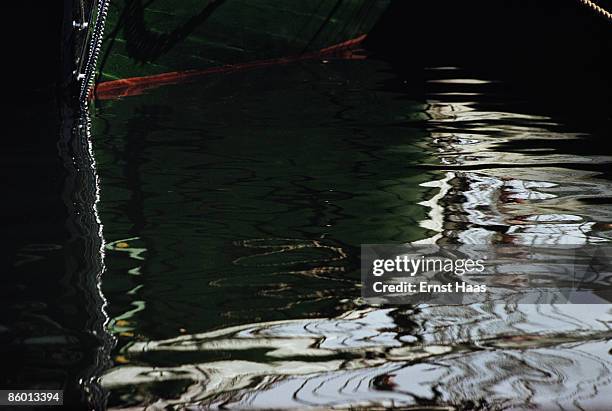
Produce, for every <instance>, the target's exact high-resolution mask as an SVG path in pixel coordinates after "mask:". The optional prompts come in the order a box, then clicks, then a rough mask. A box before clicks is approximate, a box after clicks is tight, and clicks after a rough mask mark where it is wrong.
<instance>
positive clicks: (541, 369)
mask: <svg viewBox="0 0 612 411" xmlns="http://www.w3.org/2000/svg"><path fill="white" fill-rule="evenodd" d="M424 77H425V79H426V80H425V83H424V85H423V84H422V85H421V87H420V88H419V90H421V91H420V92H418V93H416V92H414V91H413V88H412V85H411V83H410V82H408V81H404V80H403V79H402V78H401V76H398V75H397V74H395V73H394V71H393V70H392V67H391V66H389V65H388V64H387V63H384V62H381V61H376V60H372V59H367V60H351V61H330V62H321V61H317V62H306V63H300V64H296V65H287V66H281V67H275V68H268V69H265V70H255V71H249V72H243V73H234V74H231V75H225V76H220V77H210V78H208V79H206V80H204V81H201V82H198V83H192V84H184V85H176V86H171V87H166V88H160V89H157V90H154V91H151V92H150V93H148V94H146V95H141V96H134V97H129V98H126V99H124V100H118V101H113V102H105V103H103V104H101V106H100V107H98V108H97V111H96V113H95V116H94V135H95V142H96V143H95V147H94V148H95V154H96V157H97V165H98V172H99V175H100V181H101V201H100V204H99V209H100V214H101V216H100V217H101V220H102V223H103V224H104V235H105V238H106V241H107V250H106V266H107V272H106V273H105V277H104V283H103V288H104V290H103V291H104V293H105V296H106V298H107V299H108V301H109V307H108V309H107V311H108V313H109V315H110V317H111V318H112V321H111V323H110V325H109V327H110V330H111V332H112V333H113V335H114V336H115V337H116V341H117V345H116V348H115V350H114V366H113V367H112V368H111V369H109V370H108V371H107V373H106V374H105V375H104V377H103V379H102V382H103V384H104V386H105V387H106V388H107V389H108V390H109V391H110V402H109V405H110V406H111V407H115V408H129V407H135V408H142V407H143V406H146V405H151V409H155V408H154V407H164V406H167V407H170V408H171V409H182V408H189V409H209V408H222V407H228V408H240V409H288V408H299V409H303V408H309V407H312V408H317V409H318V408H327V407H332V406H333V407H338V408H348V407H377V408H384V407H413V406H417V407H419V409H524V408H527V407H532V408H535V409H564V410H570V409H607V408H606V407H608V405H609V401H610V398H612V384H611V382H612V356H611V349H612V344H611V343H610V338H611V337H612V328H611V326H612V311H611V309H610V308H611V307H610V306H609V305H602V304H600V305H592V306H587V305H556V306H555V305H525V306H517V305H515V304H511V303H508V304H506V305H503V304H497V305H485V304H479V305H466V306H425V305H423V306H417V307H408V306H406V307H371V306H366V305H364V304H363V302H362V301H361V300H360V298H359V295H360V289H359V273H358V258H359V246H360V244H362V243H407V242H436V241H437V242H454V243H466V244H488V243H514V244H587V243H602V242H608V241H610V238H611V235H612V226H611V225H610V223H611V221H610V217H611V216H612V190H611V188H612V187H611V183H612V182H611V180H610V173H609V165H610V162H611V160H612V156H610V155H608V152H607V151H606V150H605V145H604V144H603V143H602V141H605V139H609V138H610V135H609V132H607V130H609V129H610V127H609V126H610V124H609V121H610V119H609V117H607V118H606V117H605V116H601V115H598V114H593V115H592V116H591V115H588V113H587V115H586V116H585V115H580V116H572V115H570V114H568V111H571V110H560V111H559V110H557V109H554V107H558V105H555V106H554V107H553V106H547V105H543V106H541V107H534V105H533V104H527V103H526V102H525V101H524V100H527V98H526V97H521V96H520V95H517V93H510V92H508V87H505V85H504V82H503V81H502V80H500V79H494V78H493V79H489V78H481V77H477V78H476V76H475V75H473V74H471V73H470V72H469V71H467V70H463V69H461V68H455V67H437V68H436V67H433V68H429V69H427V70H425V75H424ZM422 90H424V92H422ZM598 112H600V111H598ZM606 133H608V134H607V135H606Z"/></svg>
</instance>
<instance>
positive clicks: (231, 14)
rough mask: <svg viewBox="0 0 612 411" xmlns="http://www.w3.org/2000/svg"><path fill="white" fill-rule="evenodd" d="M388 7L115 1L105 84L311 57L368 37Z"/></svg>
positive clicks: (361, 2)
mask: <svg viewBox="0 0 612 411" xmlns="http://www.w3.org/2000/svg"><path fill="white" fill-rule="evenodd" d="M177 3H178V4H177ZM387 3H388V1H386V0H384V1H375V0H349V1H336V0H324V1H322V2H280V1H273V0H256V1H251V0H249V1H246V0H218V1H206V2H199V1H187V2H184V1H183V2H176V1H173V0H160V1H156V2H154V3H151V5H148V6H146V7H145V6H144V5H143V2H142V1H141V0H122V1H118V2H116V3H114V4H113V7H111V10H110V12H109V21H108V24H109V35H108V37H109V38H108V39H107V40H106V45H105V51H104V57H103V60H102V62H101V71H102V80H103V81H104V80H115V79H120V78H126V77H136V76H150V75H156V74H161V73H166V72H174V71H183V70H193V69H200V70H201V69H208V68H211V67H219V66H223V65H235V64H242V63H245V62H251V61H258V60H266V59H274V58H281V57H285V56H293V55H300V54H303V53H309V52H313V51H316V50H320V49H324V48H327V47H330V46H333V45H335V44H339V43H343V42H346V41H348V40H350V39H354V38H358V37H359V36H361V35H363V34H366V33H367V32H368V31H369V30H370V29H371V27H372V25H373V24H374V22H375V21H376V20H377V19H378V17H379V16H380V14H381V13H382V11H383V10H384V9H385V7H386V5H387Z"/></svg>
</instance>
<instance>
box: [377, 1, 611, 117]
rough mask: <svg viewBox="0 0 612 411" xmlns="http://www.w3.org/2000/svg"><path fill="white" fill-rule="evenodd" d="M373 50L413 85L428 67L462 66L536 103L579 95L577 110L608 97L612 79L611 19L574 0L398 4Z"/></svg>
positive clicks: (591, 107) (384, 19) (573, 107)
mask: <svg viewBox="0 0 612 411" xmlns="http://www.w3.org/2000/svg"><path fill="white" fill-rule="evenodd" d="M598 4H600V5H602V6H606V7H607V8H608V9H612V2H610V1H608V0H599V1H598ZM367 47H368V49H369V50H370V51H371V52H373V54H375V55H377V56H379V57H382V58H384V59H386V60H389V61H391V62H393V64H394V67H395V68H396V70H397V71H398V73H400V74H401V76H402V77H405V78H408V79H410V83H411V86H413V87H419V84H421V85H422V84H423V80H425V77H426V75H425V74H424V71H423V68H426V67H448V66H452V67H460V68H463V69H466V70H469V71H470V72H471V73H475V74H476V75H480V76H482V77H484V78H487V77H488V78H494V79H499V80H503V81H504V82H505V83H506V87H507V89H508V90H506V91H509V92H513V91H516V93H517V94H525V93H527V94H528V95H529V96H530V98H531V99H533V100H543V101H547V102H549V103H556V104H570V103H568V101H569V100H572V99H573V100H574V102H575V103H576V104H570V105H571V110H579V111H584V112H585V113H592V112H593V111H594V110H595V111H597V110H598V109H599V107H598V106H597V103H601V102H607V101H608V100H609V95H610V90H611V84H612V80H611V78H610V73H611V72H612V64H611V61H612V60H611V59H610V58H609V56H610V55H612V22H611V21H609V20H606V19H605V18H603V17H602V16H600V15H597V14H596V13H595V12H594V11H593V10H591V9H589V8H587V7H585V6H583V5H581V4H580V3H579V2H578V1H573V0H563V1H558V0H539V1H529V0H497V1H490V0H473V1H467V2H465V1H461V2H460V1H453V0H418V1H394V2H392V4H391V6H390V7H389V9H388V10H387V11H386V13H385V15H384V16H383V17H382V18H381V20H380V21H379V22H378V23H377V25H376V27H375V28H374V29H373V30H372V32H371V34H370V35H369V37H368V41H367ZM558 99H561V101H559V100H558ZM579 99H580V100H579Z"/></svg>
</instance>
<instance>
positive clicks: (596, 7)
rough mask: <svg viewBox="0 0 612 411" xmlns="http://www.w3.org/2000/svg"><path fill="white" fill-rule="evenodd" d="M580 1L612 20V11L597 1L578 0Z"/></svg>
mask: <svg viewBox="0 0 612 411" xmlns="http://www.w3.org/2000/svg"><path fill="white" fill-rule="evenodd" d="M578 1H579V2H580V3H582V4H584V5H585V6H587V7H589V8H590V9H592V10H594V11H595V12H597V13H598V14H600V15H601V16H603V17H605V18H607V19H608V20H610V21H612V13H610V12H609V11H608V10H606V9H604V8H603V7H601V6H600V5H598V4H597V3H595V2H594V1H592V0H578Z"/></svg>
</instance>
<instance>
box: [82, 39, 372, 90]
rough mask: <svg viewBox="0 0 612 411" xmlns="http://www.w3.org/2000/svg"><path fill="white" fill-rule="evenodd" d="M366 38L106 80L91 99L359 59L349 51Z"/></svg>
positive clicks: (98, 86)
mask: <svg viewBox="0 0 612 411" xmlns="http://www.w3.org/2000/svg"><path fill="white" fill-rule="evenodd" d="M365 38H366V35H365V34H363V35H361V36H359V37H356V38H354V39H351V40H348V41H345V42H342V43H339V44H336V45H333V46H331V47H326V48H324V49H321V50H319V51H316V52H312V53H305V54H301V55H299V56H293V57H281V58H275V59H269V60H258V61H253V62H249V63H242V64H230V65H225V66H219V67H212V68H208V69H203V70H185V71H173V72H170V73H163V74H156V75H152V76H144V77H130V78H125V79H120V80H112V81H105V82H104V83H100V84H98V85H97V86H96V87H95V89H94V93H93V96H92V97H93V98H95V99H97V100H113V99H117V98H121V97H127V96H134V95H138V94H142V93H143V92H145V91H146V90H148V89H151V88H155V87H159V86H163V85H167V84H177V83H181V82H184V81H189V80H193V79H196V78H198V77H202V76H206V75H209V74H217V73H230V72H234V71H241V70H248V69H253V68H259V67H266V66H272V65H277V64H288V63H293V62H296V61H301V60H311V59H317V58H323V57H331V56H334V57H339V58H344V59H353V58H360V56H357V55H354V54H352V52H351V51H350V48H351V47H355V46H356V45H358V44H360V43H361V42H363V40H365Z"/></svg>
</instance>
